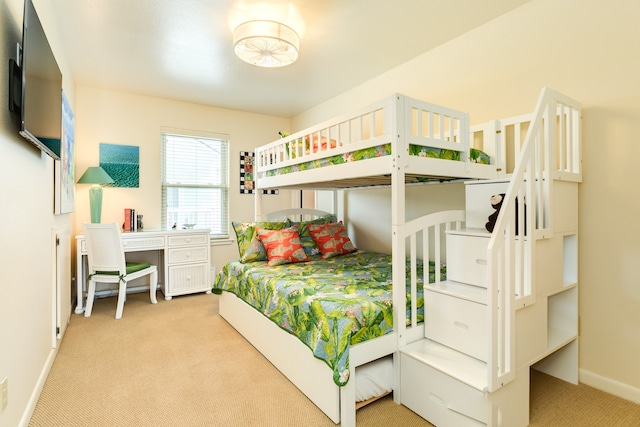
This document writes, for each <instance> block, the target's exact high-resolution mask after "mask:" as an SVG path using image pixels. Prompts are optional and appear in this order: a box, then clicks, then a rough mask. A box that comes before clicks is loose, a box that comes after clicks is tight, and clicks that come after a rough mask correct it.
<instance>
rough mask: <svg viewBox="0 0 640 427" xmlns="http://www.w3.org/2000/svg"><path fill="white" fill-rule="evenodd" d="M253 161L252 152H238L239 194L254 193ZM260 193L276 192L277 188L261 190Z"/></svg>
mask: <svg viewBox="0 0 640 427" xmlns="http://www.w3.org/2000/svg"><path fill="white" fill-rule="evenodd" d="M254 161H255V156H254V153H253V152H251V151H241V152H240V194H254V193H255V175H254V166H255V164H254ZM262 194H278V190H262Z"/></svg>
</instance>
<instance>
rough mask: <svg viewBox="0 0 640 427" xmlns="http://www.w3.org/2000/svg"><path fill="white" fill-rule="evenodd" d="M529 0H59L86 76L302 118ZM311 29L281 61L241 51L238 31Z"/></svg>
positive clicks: (68, 47) (72, 53)
mask: <svg viewBox="0 0 640 427" xmlns="http://www.w3.org/2000/svg"><path fill="white" fill-rule="evenodd" d="M528 1H529V0H393V1H392V0H289V1H286V0H269V1H258V0H134V1H132V0H56V2H55V4H56V8H57V11H58V19H59V20H60V28H61V31H62V37H63V45H64V47H65V55H66V57H67V58H68V60H69V66H70V68H71V72H72V73H73V77H74V79H75V82H76V84H81V85H88V86H96V87H101V88H107V89H115V90H121V91H126V92H133V93H140V94H145V95H151V96H158V97H163V98H171V99H177V100H184V101H188V102H193V103H200V104H206V105H214V106H219V107H224V108H230V109H237V110H243V111H251V112H257V113H264V114H271V115H277V116H284V117H290V116H293V115H295V114H297V113H300V112H302V111H305V110H306V109H308V108H310V107H313V106H314V105H317V104H319V103H321V102H323V101H325V100H327V99H330V98H332V97H334V96H336V95H338V94H340V93H342V92H344V91H346V90H348V89H351V88H353V87H355V86H357V85H358V84H360V83H362V82H365V81H367V80H369V79H371V78H373V77H375V76H377V75H379V74H381V73H384V72H385V71H387V70H389V69H392V68H394V67H396V66H398V65H400V64H402V63H404V62H406V61H408V60H410V59H412V58H414V57H416V56H418V55H420V54H421V53H424V52H426V51H428V50H430V49H433V48H434V47H436V46H438V45H440V44H442V43H445V42H447V41H448V40H451V39H453V38H455V37H456V36H458V35H460V34H463V33H465V32H467V31H469V30H471V29H473V28H475V27H478V26H480V25H482V24H484V23H486V22H488V21H490V20H492V19H494V18H496V17H497V16H499V15H501V14H504V13H506V12H508V11H510V10H512V9H514V8H517V7H518V6H520V5H522V4H524V3H527V2H528ZM257 18H261V19H276V20H281V21H282V22H284V23H286V24H288V25H289V26H291V27H293V28H294V29H296V30H297V31H298V32H299V33H300V35H301V42H300V57H299V59H298V61H297V62H295V63H294V64H292V65H290V66H287V67H284V68H276V69H264V68H259V67H256V66H252V65H249V64H247V63H244V62H242V61H241V60H240V59H238V58H236V57H235V55H234V53H233V47H232V28H234V27H235V26H236V25H238V24H239V23H241V22H244V21H247V20H250V19H257Z"/></svg>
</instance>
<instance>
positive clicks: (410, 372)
mask: <svg viewBox="0 0 640 427" xmlns="http://www.w3.org/2000/svg"><path fill="white" fill-rule="evenodd" d="M400 376H401V382H400V384H401V393H400V396H401V400H402V402H401V403H402V404H403V405H405V406H407V407H408V408H409V409H411V410H412V411H414V412H415V413H417V414H418V415H420V416H421V417H423V418H424V419H426V420H428V421H429V422H430V423H432V424H434V425H436V426H456V427H478V426H486V425H487V420H488V408H489V407H488V403H487V400H486V398H485V395H484V393H483V392H481V391H479V390H476V389H475V388H473V387H470V386H468V385H466V384H464V383H462V382H460V381H458V380H456V379H455V378H452V377H450V376H448V375H446V374H444V373H442V372H440V371H438V370H436V369H434V368H432V367H431V366H429V365H426V364H424V363H422V362H420V361H419V360H416V359H414V358H413V357H411V356H410V355H407V354H404V353H401V360H400Z"/></svg>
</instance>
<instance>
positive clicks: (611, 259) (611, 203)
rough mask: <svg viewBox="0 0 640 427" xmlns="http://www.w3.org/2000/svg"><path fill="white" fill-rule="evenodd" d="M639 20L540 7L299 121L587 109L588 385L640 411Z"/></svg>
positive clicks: (477, 118) (573, 5)
mask: <svg viewBox="0 0 640 427" xmlns="http://www.w3.org/2000/svg"><path fill="white" fill-rule="evenodd" d="M638 22H640V2H638V1H636V0H618V1H615V2H610V1H605V0H588V1H585V0H562V1H557V0H533V1H531V2H530V3H527V4H526V5H524V6H522V7H520V8H518V9H516V10H514V11H512V12H510V13H508V14H506V15H503V16H501V17H499V18H497V19H495V20H494V21H492V22H489V23H488V24H486V25H484V26H482V27H480V28H478V29H476V30H474V31H471V32H469V33H467V34H464V35H462V36H460V37H458V38H457V39H455V40H453V41H451V42H449V43H447V44H445V45H443V46H441V47H439V48H437V49H434V50H433V51H430V52H427V53H425V54H423V55H421V56H418V57H416V58H414V59H413V60H411V61H409V62H407V63H405V64H403V65H402V66H400V67H397V68H396V69H394V70H392V71H390V72H388V73H385V74H383V75H381V76H378V77H377V78H375V79H373V80H371V81H368V82H366V83H363V84H362V85H360V86H358V87H356V88H354V89H353V90H350V91H348V92H345V93H344V94H341V95H340V96H338V97H336V98H334V99H332V100H329V101H327V102H326V103H323V104H321V105H319V106H317V107H315V108H313V109H311V110H309V111H307V112H305V113H303V114H300V115H299V116H297V117H294V118H293V120H292V124H293V126H292V130H297V129H301V128H303V127H305V126H308V125H311V124H313V123H317V122H319V121H322V120H325V119H326V118H328V117H330V116H333V115H334V114H335V113H337V112H342V111H345V110H349V109H353V108H358V107H361V106H362V105H365V104H367V103H369V102H373V101H376V100H377V99H379V98H383V97H386V96H388V95H390V94H391V93H394V92H400V93H404V94H406V95H409V96H412V97H416V98H419V99H424V100H427V101H430V102H434V103H437V104H442V105H446V106H449V107H452V108H458V109H461V110H464V111H469V112H470V116H471V122H472V123H480V122H483V121H486V120H489V119H493V118H501V117H510V116H514V115H517V114H521V113H526V112H530V111H532V110H533V108H534V106H535V103H536V100H537V97H538V93H539V91H540V89H541V87H543V86H549V87H552V88H554V89H556V90H559V91H561V92H563V93H565V94H567V95H569V96H571V97H573V98H575V99H577V100H579V101H580V102H582V105H583V143H584V149H583V171H584V182H583V183H582V184H581V186H580V189H579V197H580V202H579V210H580V212H579V216H580V220H579V222H580V238H579V276H580V326H581V327H580V380H581V381H582V382H584V383H586V384H589V385H592V386H594V387H597V388H600V389H603V390H606V391H609V392H611V393H614V394H617V395H620V396H622V397H625V398H627V399H629V400H633V401H636V402H640V370H639V369H636V368H635V366H636V365H637V361H638V355H639V354H640V286H639V285H638V284H639V283H640V280H639V273H638V269H637V264H638V259H640V245H639V243H638V242H640V228H638V227H636V226H635V224H636V222H637V218H638V217H639V216H640V198H639V197H638V192H637V188H638V184H640V182H639V181H640V178H639V176H638V174H637V173H635V171H636V170H637V165H636V164H635V162H636V160H637V159H638V158H640V145H639V144H638V140H639V138H640V55H638V52H637V47H638V46H640V30H639V29H638ZM350 206H352V207H353V208H354V209H353V212H352V213H351V214H352V215H355V216H356V217H357V216H358V215H359V216H360V217H362V218H367V217H368V213H369V212H371V209H369V207H368V206H367V203H365V202H364V201H362V200H359V201H358V203H357V204H355V203H351V205H350ZM358 207H359V209H358ZM369 239H375V237H369Z"/></svg>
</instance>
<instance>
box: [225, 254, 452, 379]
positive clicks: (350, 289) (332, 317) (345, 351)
mask: <svg viewBox="0 0 640 427" xmlns="http://www.w3.org/2000/svg"><path fill="white" fill-rule="evenodd" d="M408 271H409V269H408V264H407V272H408ZM445 274H446V271H445V269H444V267H443V268H442V269H441V275H442V279H443V280H444V275H445ZM418 275H419V277H423V265H422V263H419V265H418ZM429 275H430V280H429V281H430V282H433V281H434V275H435V267H434V265H433V263H430V266H429ZM391 285H392V275H391V256H389V255H384V254H379V253H374V252H367V251H357V252H353V253H351V254H347V255H342V256H339V257H335V258H331V259H328V260H323V259H321V258H320V257H314V258H313V260H312V261H311V262H303V263H297V264H286V265H280V266H273V267H269V266H267V265H266V262H263V261H258V262H252V263H247V264H243V263H240V262H239V261H233V262H231V263H228V264H226V265H225V266H224V267H223V269H222V271H221V272H220V274H218V276H217V277H216V280H215V284H214V286H213V292H214V293H218V294H220V293H221V292H222V291H228V292H232V293H234V294H236V295H237V296H238V297H239V298H241V299H242V300H244V301H245V302H247V303H248V304H249V305H251V306H253V307H254V308H255V309H256V310H258V311H259V312H260V313H262V314H263V315H265V316H266V317H268V318H269V319H271V320H272V321H273V322H275V323H276V324H277V325H278V326H280V327H281V328H282V329H284V330H285V331H287V332H289V333H291V334H293V335H295V336H296V337H298V338H299V339H300V340H301V341H302V342H303V343H304V344H306V345H307V346H308V347H309V348H310V349H311V350H312V351H313V354H314V356H315V357H317V358H318V359H321V360H323V361H325V363H326V364H327V365H328V366H329V367H330V368H331V369H332V370H333V380H334V382H335V383H336V384H337V385H338V386H343V385H345V384H346V383H347V382H348V381H349V348H350V346H351V345H353V344H358V343H360V342H363V341H366V340H369V339H372V338H375V337H379V336H382V335H384V334H386V333H389V332H391V331H392V330H393V310H392V293H391ZM407 291H408V289H407ZM410 304H411V301H410V295H409V292H407V307H410ZM417 305H418V309H419V313H418V320H419V321H422V320H423V318H424V314H423V306H424V300H423V295H422V288H421V287H420V289H419V290H418V301H417Z"/></svg>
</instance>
